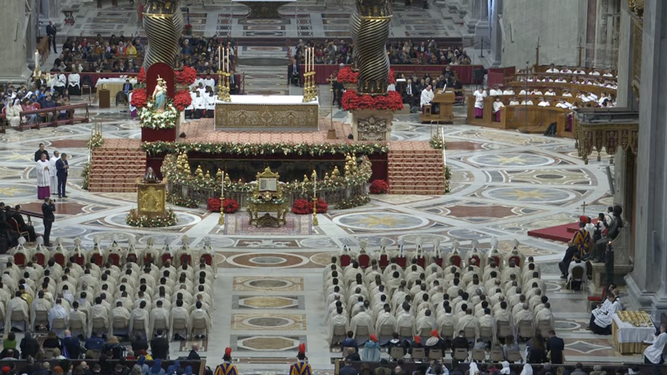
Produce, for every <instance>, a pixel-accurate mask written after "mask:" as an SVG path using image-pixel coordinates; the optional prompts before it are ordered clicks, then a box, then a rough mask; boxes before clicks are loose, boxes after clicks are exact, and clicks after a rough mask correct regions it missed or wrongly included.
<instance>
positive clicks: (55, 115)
mask: <svg viewBox="0 0 667 375" xmlns="http://www.w3.org/2000/svg"><path fill="white" fill-rule="evenodd" d="M77 109H84V110H85V115H83V116H78V117H77V116H75V114H77V112H76V110H77ZM61 111H68V112H69V111H71V112H70V113H69V114H68V116H67V118H64V119H59V115H60V112H61ZM49 113H50V114H52V117H51V121H42V120H44V117H42V116H43V115H46V114H49ZM79 113H81V112H79ZM30 115H37V117H38V119H37V121H35V122H34V123H32V124H29V123H28V122H27V121H26V120H27V119H26V117H27V116H30ZM20 117H21V122H20V124H19V126H17V127H16V128H17V129H18V130H19V131H23V130H24V129H31V128H37V129H39V128H42V127H45V126H53V127H57V126H58V125H64V124H70V125H71V124H74V123H76V122H90V114H89V113H88V103H81V104H71V105H65V106H60V107H53V108H44V109H35V110H32V111H22V112H21V115H20Z"/></svg>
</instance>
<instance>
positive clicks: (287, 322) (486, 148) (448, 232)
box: [0, 87, 638, 371]
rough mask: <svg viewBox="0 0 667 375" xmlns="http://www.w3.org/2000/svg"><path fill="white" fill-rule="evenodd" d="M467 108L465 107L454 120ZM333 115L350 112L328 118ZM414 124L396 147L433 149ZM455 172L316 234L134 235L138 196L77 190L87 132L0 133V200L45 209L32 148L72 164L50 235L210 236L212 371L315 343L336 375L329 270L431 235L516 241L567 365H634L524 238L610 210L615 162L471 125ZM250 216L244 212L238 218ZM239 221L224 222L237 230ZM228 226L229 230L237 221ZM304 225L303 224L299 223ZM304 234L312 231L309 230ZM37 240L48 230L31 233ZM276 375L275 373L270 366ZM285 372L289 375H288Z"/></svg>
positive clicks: (198, 212) (569, 144) (559, 142)
mask: <svg viewBox="0 0 667 375" xmlns="http://www.w3.org/2000/svg"><path fill="white" fill-rule="evenodd" d="M320 89H321V90H320V91H321V92H323V93H324V95H323V96H322V98H321V100H322V111H321V113H322V115H323V116H328V115H329V114H330V112H329V109H328V104H329V103H328V100H330V97H328V96H327V95H328V90H326V87H321V88H320ZM460 111H461V109H457V113H458V112H460ZM91 112H92V113H95V116H97V117H96V118H97V119H99V120H100V121H101V122H102V124H103V126H102V127H103V132H104V137H105V138H139V137H140V129H139V125H138V123H137V122H135V121H131V120H130V119H129V116H128V113H127V112H126V111H125V109H119V108H112V109H111V110H100V109H99V108H97V107H93V108H92V109H91ZM333 116H334V118H336V119H341V120H344V119H345V117H346V113H344V112H341V111H338V110H334V113H333ZM415 120H416V117H415V115H399V116H397V119H396V121H395V124H394V132H393V138H394V140H397V141H400V140H427V139H429V138H430V134H431V131H432V129H431V127H430V126H429V125H421V124H419V123H417V122H415ZM444 132H445V134H446V141H447V144H448V149H447V162H448V165H449V166H450V167H451V168H452V170H453V180H452V192H451V193H450V194H448V195H444V196H412V195H380V196H375V197H373V199H372V201H371V203H370V204H368V205H366V206H364V207H360V208H355V209H350V210H332V211H330V212H328V213H327V214H324V215H318V217H319V226H318V227H316V228H313V231H312V232H310V231H293V232H289V233H268V232H267V233H263V232H256V231H254V232H253V231H244V230H243V227H242V226H236V227H234V228H227V229H226V230H223V229H221V228H220V227H219V226H218V225H217V221H218V215H215V214H210V213H208V212H206V211H205V210H204V209H203V208H201V209H184V208H180V207H179V208H176V211H177V212H178V218H179V223H178V225H177V226H176V227H173V228H169V229H156V230H147V229H133V228H130V227H128V226H126V225H125V224H124V216H125V214H126V213H127V212H128V211H129V210H130V209H131V208H133V207H134V206H135V203H134V200H135V195H134V194H92V193H89V192H87V191H85V190H82V189H81V188H80V185H81V178H80V177H79V176H80V173H81V170H82V167H83V165H84V164H85V162H86V161H87V160H88V154H87V149H86V148H85V144H86V141H87V140H88V137H89V135H90V125H86V124H84V125H74V126H61V127H58V128H56V129H53V128H49V129H42V130H30V131H24V132H16V131H13V130H9V131H8V132H7V134H3V135H1V137H0V177H1V178H2V181H0V197H1V198H0V200H1V201H4V202H5V203H6V204H12V205H14V204H22V205H23V206H24V207H25V208H26V209H29V210H38V209H39V207H40V202H39V201H38V200H37V199H36V189H35V171H34V167H33V163H32V157H33V153H34V151H35V150H36V149H37V146H38V144H39V143H40V142H44V143H45V144H46V149H47V150H49V151H53V150H59V151H61V152H66V153H67V154H70V155H72V159H71V161H70V165H71V166H72V168H71V173H70V176H71V177H70V180H69V186H68V189H69V192H68V195H69V196H70V198H69V199H63V200H61V201H59V202H58V203H57V206H58V207H57V210H58V212H57V213H58V215H57V219H56V223H55V225H54V230H53V236H54V237H62V238H63V240H64V243H65V244H67V245H68V246H71V244H72V243H73V240H74V238H75V237H77V236H78V237H80V238H81V239H82V240H83V245H84V246H86V247H90V246H91V244H92V240H93V238H94V237H95V236H102V238H103V242H102V244H103V246H106V244H108V243H109V242H110V241H111V238H112V235H113V234H114V233H116V234H120V238H121V243H122V244H126V243H127V241H128V240H129V239H130V238H131V237H133V238H134V239H136V241H137V243H138V244H146V242H147V240H148V238H149V237H153V238H154V239H155V241H156V244H157V245H159V246H162V245H163V244H165V243H169V244H170V245H172V246H180V243H181V237H182V236H183V235H187V236H188V237H189V238H190V244H191V246H193V247H197V246H200V245H201V244H202V243H203V239H204V238H205V237H209V238H210V239H211V242H212V245H213V246H214V248H215V249H217V253H218V257H217V260H218V267H219V268H218V269H219V271H218V274H219V277H218V279H217V281H216V285H215V301H216V306H215V308H216V310H215V312H214V317H213V318H214V319H213V321H214V322H215V323H214V325H213V329H212V332H211V335H212V337H215V340H209V341H208V342H203V343H201V344H202V346H203V350H202V351H203V352H204V353H205V354H206V355H207V356H208V357H209V358H213V359H214V361H216V360H217V358H220V357H221V356H222V353H223V350H224V348H225V347H226V346H232V347H233V348H234V349H235V356H236V357H238V358H240V366H241V368H245V369H265V368H266V369H269V368H272V367H271V365H272V364H273V365H275V364H279V365H284V364H286V363H287V361H288V359H289V358H293V356H294V354H295V347H296V346H297V345H298V343H299V342H302V341H305V342H307V344H308V351H309V357H310V359H311V363H312V364H313V365H314V368H315V369H318V370H322V371H329V370H331V369H332V365H331V361H330V359H331V357H332V356H337V355H338V354H337V353H331V352H330V351H329V349H328V345H327V343H326V342H325V339H326V329H325V327H324V326H323V323H322V316H321V308H322V305H323V296H322V295H321V290H322V289H321V287H322V284H321V283H322V277H321V272H322V267H323V266H324V265H325V264H327V263H328V260H329V259H330V256H331V254H333V253H335V252H337V251H338V249H339V248H340V247H341V246H343V245H349V246H351V247H353V248H357V247H358V245H359V241H361V240H366V241H368V242H369V244H370V246H371V247H373V246H378V245H379V242H380V239H381V238H388V239H390V242H391V243H392V245H394V244H396V243H397V242H398V241H399V240H402V241H404V242H405V244H406V248H407V249H408V250H411V249H413V248H414V243H415V240H416V237H417V236H421V237H423V238H424V242H425V244H426V247H425V248H426V249H427V250H429V249H430V246H431V243H432V240H433V239H434V238H438V239H440V241H441V243H443V244H447V243H451V242H452V241H454V240H458V241H459V242H460V243H461V244H462V246H463V248H464V249H465V248H467V247H469V246H470V245H469V244H470V241H471V240H473V239H476V240H479V241H480V243H481V247H488V244H489V242H490V239H491V238H497V239H499V240H500V241H501V246H500V248H501V250H502V251H509V249H510V241H512V240H513V239H515V238H516V239H518V240H519V241H520V242H521V245H520V250H521V251H522V252H523V253H524V254H526V255H534V256H535V257H536V259H537V261H538V262H540V263H542V264H543V270H546V272H545V277H546V278H547V281H548V285H549V294H548V295H549V297H550V298H553V299H554V300H556V301H558V303H553V304H552V305H553V306H554V307H555V312H556V317H557V320H558V321H557V326H558V330H559V333H560V334H561V335H562V336H563V337H564V338H565V339H566V343H567V352H566V355H567V357H568V360H571V361H576V360H589V359H598V360H600V359H601V360H605V361H626V362H627V361H634V360H637V359H638V356H620V355H618V354H617V352H615V351H614V349H613V347H612V346H611V344H610V342H609V340H608V339H607V338H604V337H602V338H601V337H598V336H594V335H592V334H590V333H589V332H587V331H585V330H584V329H583V328H582V327H585V324H586V320H587V316H588V315H587V312H586V309H587V304H586V301H585V295H583V294H581V293H570V292H568V291H564V290H561V288H562V283H561V282H560V280H559V279H558V274H557V269H556V268H555V267H554V263H555V262H556V261H557V260H559V259H560V258H561V257H562V253H563V251H564V246H563V244H560V243H554V242H550V241H545V240H540V239H536V238H530V237H527V236H526V231H528V230H531V229H536V228H542V227H545V226H549V225H558V224H563V223H567V222H573V221H575V220H576V217H577V216H578V215H580V214H581V205H582V203H583V202H584V201H585V202H586V204H587V205H588V206H587V212H593V213H596V212H602V211H603V210H604V208H605V207H607V206H608V205H609V204H610V203H611V198H610V196H609V193H608V186H607V179H606V174H605V167H606V166H607V165H608V160H609V159H608V157H606V156H605V155H603V158H602V161H601V162H597V161H595V158H593V160H591V162H590V164H588V165H585V164H584V163H583V162H582V161H581V159H580V158H578V157H577V155H576V150H575V149H574V141H572V140H569V139H557V138H548V137H543V136H539V135H524V134H519V133H516V132H505V131H498V130H491V129H484V128H480V127H475V126H469V125H448V126H445V127H444ZM237 215H243V214H240V213H239V214H237ZM233 219H234V220H236V218H230V219H229V220H233ZM229 220H228V222H229ZM302 224H303V223H302ZM304 225H306V226H307V223H306V224H304ZM36 229H37V231H38V232H40V231H41V230H42V228H41V224H37V228H36ZM190 344H191V343H181V344H179V343H174V344H173V345H172V352H173V355H179V354H182V352H183V351H185V350H187V349H188V347H189V345H190ZM273 371H275V370H273ZM285 371H287V370H286V369H285Z"/></svg>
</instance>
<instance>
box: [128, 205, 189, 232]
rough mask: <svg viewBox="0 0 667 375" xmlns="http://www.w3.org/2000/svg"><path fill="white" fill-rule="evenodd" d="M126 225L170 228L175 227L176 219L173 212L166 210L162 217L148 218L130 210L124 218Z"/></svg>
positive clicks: (134, 210)
mask: <svg viewBox="0 0 667 375" xmlns="http://www.w3.org/2000/svg"><path fill="white" fill-rule="evenodd" d="M125 222H126V223H127V225H130V226H133V227H140V228H159V227H170V226H172V225H176V223H177V222H178V218H177V217H176V213H175V212H174V210H168V211H167V212H166V213H165V214H164V216H154V217H148V216H146V215H139V211H137V210H136V209H134V208H133V209H131V210H130V212H129V213H128V214H127V218H125Z"/></svg>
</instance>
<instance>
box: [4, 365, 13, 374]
mask: <svg viewBox="0 0 667 375" xmlns="http://www.w3.org/2000/svg"><path fill="white" fill-rule="evenodd" d="M10 370H11V368H10V367H9V366H3V367H2V373H3V374H6V373H8V372H9V371H10Z"/></svg>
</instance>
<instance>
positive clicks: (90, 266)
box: [0, 242, 215, 351]
mask: <svg viewBox="0 0 667 375" xmlns="http://www.w3.org/2000/svg"><path fill="white" fill-rule="evenodd" d="M76 246H77V249H75V250H72V251H67V250H65V249H64V248H63V247H62V244H58V246H57V248H56V250H55V251H53V252H51V253H48V252H47V251H46V250H45V249H44V248H43V247H42V246H41V245H38V248H37V249H36V250H35V251H34V252H32V251H28V250H26V249H25V248H23V247H22V246H19V248H17V249H15V250H14V252H13V253H12V255H13V260H10V261H9V262H7V263H6V264H5V265H4V267H3V269H2V278H1V279H0V315H1V316H0V317H1V318H3V319H4V323H5V324H4V331H5V332H6V333H9V332H13V331H21V332H26V331H36V332H37V331H43V330H46V331H49V336H48V338H47V339H46V340H45V341H44V343H43V344H42V346H43V348H45V349H59V350H61V351H62V349H63V345H64V344H65V343H67V342H70V341H74V338H76V342H78V340H83V342H85V344H84V346H85V348H86V349H87V350H94V351H100V350H105V345H106V348H107V349H109V348H110V347H112V346H113V345H114V344H117V341H118V338H126V339H132V340H133V341H132V342H133V345H132V346H133V348H134V347H135V346H136V349H139V348H140V346H139V344H137V343H136V341H137V340H144V341H145V342H146V341H150V342H151V347H152V343H153V341H152V340H151V339H152V338H155V337H164V338H165V339H167V337H169V338H174V337H176V338H181V339H188V338H190V337H192V338H204V337H207V336H208V334H209V329H210V326H211V318H210V314H211V313H212V304H213V301H212V286H213V277H214V272H215V271H214V270H213V268H212V266H211V264H210V260H212V258H211V256H210V255H211V253H210V252H209V251H208V250H206V251H201V252H196V251H192V250H190V249H188V248H187V247H186V246H185V245H183V247H182V248H181V249H179V250H178V251H177V252H176V254H175V256H173V257H172V256H171V255H170V253H169V250H167V251H166V252H163V256H162V257H158V256H157V255H158V254H159V252H158V250H157V249H155V248H153V247H152V244H150V245H149V246H148V247H147V248H146V249H144V250H143V251H140V250H138V249H135V248H134V246H133V245H132V246H131V247H130V248H129V249H123V248H121V247H120V246H119V245H118V244H117V243H116V242H114V243H113V244H112V245H111V246H110V247H109V248H108V249H107V250H106V251H102V250H100V249H99V245H98V244H96V248H95V249H94V250H93V251H91V252H84V251H80V250H79V249H78V246H79V244H77V245H76ZM197 255H200V258H199V259H200V261H199V264H198V265H197V266H196V267H194V266H191V265H190V264H189V261H190V260H191V259H197V258H196V256H197ZM13 261H17V264H15V263H13ZM207 262H209V263H207ZM18 264H21V266H19V265H18ZM12 295H13V296H14V298H11V299H10V296H12ZM114 337H115V339H112V340H111V341H108V340H109V339H110V338H114ZM105 351H113V350H111V349H109V350H105ZM167 351H168V343H167Z"/></svg>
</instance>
